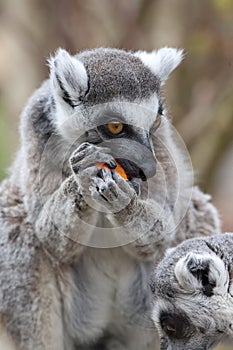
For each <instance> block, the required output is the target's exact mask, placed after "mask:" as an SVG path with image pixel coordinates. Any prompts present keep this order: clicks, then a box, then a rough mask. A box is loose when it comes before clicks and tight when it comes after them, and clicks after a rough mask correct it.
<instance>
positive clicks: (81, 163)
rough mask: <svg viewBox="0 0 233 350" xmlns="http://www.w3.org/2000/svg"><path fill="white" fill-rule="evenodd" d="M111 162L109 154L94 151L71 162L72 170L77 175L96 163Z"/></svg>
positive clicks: (111, 158)
mask: <svg viewBox="0 0 233 350" xmlns="http://www.w3.org/2000/svg"><path fill="white" fill-rule="evenodd" d="M112 161H113V162H114V160H113V157H112V156H111V155H110V154H107V153H102V152H100V151H95V152H94V153H91V154H89V155H86V156H85V157H84V158H83V159H81V160H80V159H79V160H77V161H76V162H73V164H72V169H73V171H74V172H75V173H78V172H80V171H82V170H83V169H86V168H88V167H90V166H93V165H95V164H96V163H112Z"/></svg>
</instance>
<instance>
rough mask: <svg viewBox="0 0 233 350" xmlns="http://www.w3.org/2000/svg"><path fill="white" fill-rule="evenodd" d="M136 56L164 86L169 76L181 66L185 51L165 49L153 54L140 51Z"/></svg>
mask: <svg viewBox="0 0 233 350" xmlns="http://www.w3.org/2000/svg"><path fill="white" fill-rule="evenodd" d="M135 56H137V57H138V58H140V59H141V60H142V62H143V63H144V64H145V66H147V67H148V68H149V69H150V70H151V71H152V72H153V73H154V74H155V75H156V76H157V77H158V78H159V79H160V80H161V83H162V84H163V83H164V82H165V81H166V79H167V78H168V76H169V74H170V73H171V72H172V71H173V70H174V69H175V68H176V67H177V66H178V65H179V64H180V62H181V61H182V59H183V50H178V49H175V48H171V47H163V48H162V49H159V50H155V51H152V52H146V51H138V52H136V53H135Z"/></svg>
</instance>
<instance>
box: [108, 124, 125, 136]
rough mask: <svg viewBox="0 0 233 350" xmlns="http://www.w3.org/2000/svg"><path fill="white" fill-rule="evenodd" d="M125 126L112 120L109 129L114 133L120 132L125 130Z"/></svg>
mask: <svg viewBox="0 0 233 350" xmlns="http://www.w3.org/2000/svg"><path fill="white" fill-rule="evenodd" d="M123 127H124V126H123V124H122V123H119V122H112V123H109V124H108V130H109V131H110V132H111V133H112V134H114V135H118V134H120V132H121V131H122V130H123Z"/></svg>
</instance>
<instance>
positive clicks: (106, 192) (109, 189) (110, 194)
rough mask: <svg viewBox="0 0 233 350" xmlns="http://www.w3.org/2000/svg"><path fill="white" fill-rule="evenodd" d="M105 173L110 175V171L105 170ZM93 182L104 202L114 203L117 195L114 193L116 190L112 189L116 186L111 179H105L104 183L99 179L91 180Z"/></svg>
mask: <svg viewBox="0 0 233 350" xmlns="http://www.w3.org/2000/svg"><path fill="white" fill-rule="evenodd" d="M106 172H109V173H110V171H108V170H106ZM110 174H111V173H110ZM93 181H94V183H95V184H96V189H97V191H98V192H99V193H100V194H101V196H103V197H104V198H105V199H106V200H108V201H110V202H112V201H115V200H116V199H117V197H118V194H117V192H116V189H115V188H114V187H115V186H116V184H115V183H114V181H113V180H112V178H111V177H110V178H108V180H107V181H106V178H105V181H104V180H103V179H101V178H100V177H96V178H95V179H93Z"/></svg>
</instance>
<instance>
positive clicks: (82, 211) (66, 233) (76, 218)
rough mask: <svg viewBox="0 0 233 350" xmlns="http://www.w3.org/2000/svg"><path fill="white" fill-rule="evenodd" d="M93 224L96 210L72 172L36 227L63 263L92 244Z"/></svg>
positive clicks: (43, 241) (52, 198) (41, 212)
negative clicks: (87, 244)
mask: <svg viewBox="0 0 233 350" xmlns="http://www.w3.org/2000/svg"><path fill="white" fill-rule="evenodd" d="M84 218H85V219H84ZM88 224H89V225H88ZM91 224H94V217H93V212H92V210H91V208H90V207H89V206H88V205H87V204H86V202H85V201H84V200H83V197H82V195H81V194H80V190H79V189H78V185H77V181H76V179H75V176H74V175H71V176H70V177H69V178H68V179H66V180H65V181H64V182H63V183H62V184H61V186H60V187H59V188H58V189H57V190H56V191H55V192H54V193H53V194H52V195H51V197H50V198H49V199H48V200H47V202H46V203H45V204H44V206H43V208H42V210H41V211H40V213H39V216H38V218H37V220H36V222H35V228H36V234H37V237H38V238H39V240H40V242H41V243H42V244H43V247H44V248H45V249H46V250H47V251H48V252H49V253H50V254H51V255H52V256H53V257H54V258H55V259H57V260H58V261H59V262H67V261H70V260H71V259H72V258H74V257H76V256H77V255H78V254H80V253H81V252H82V251H83V249H84V247H85V245H83V243H88V240H89V238H90V236H91V233H92V231H91V227H92V226H91Z"/></svg>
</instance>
